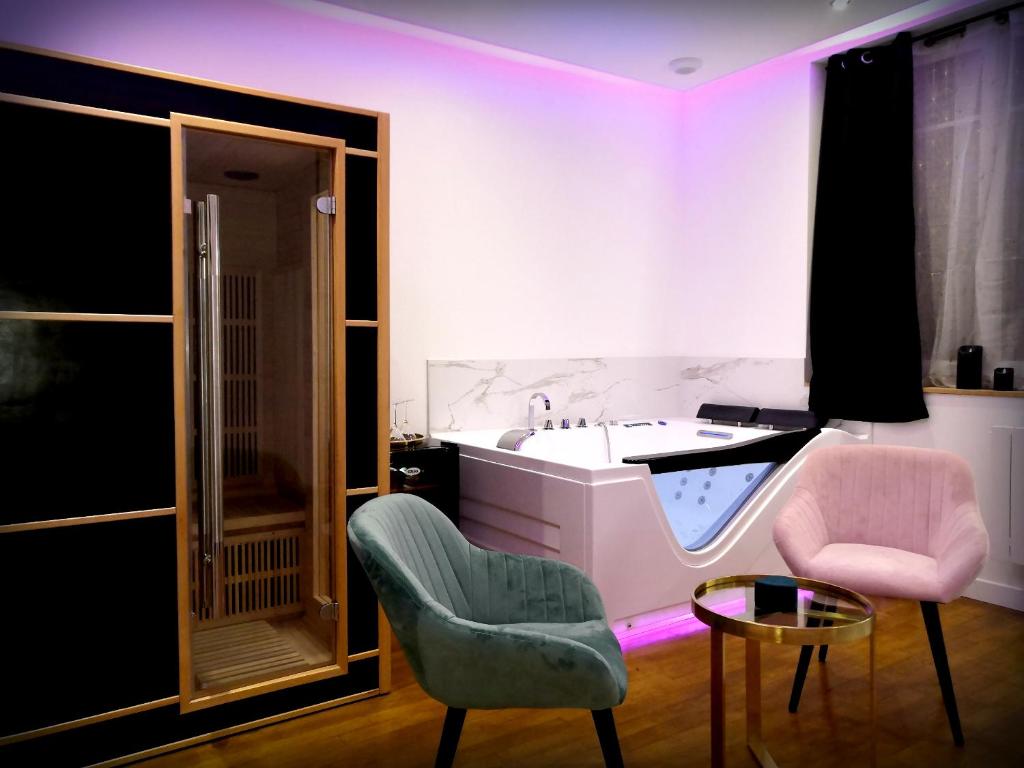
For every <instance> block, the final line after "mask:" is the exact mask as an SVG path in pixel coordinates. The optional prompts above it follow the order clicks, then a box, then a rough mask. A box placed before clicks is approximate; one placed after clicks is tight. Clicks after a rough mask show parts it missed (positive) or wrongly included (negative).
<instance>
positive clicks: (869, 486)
mask: <svg viewBox="0 0 1024 768" xmlns="http://www.w3.org/2000/svg"><path fill="white" fill-rule="evenodd" d="M801 487H803V488H804V489H805V490H806V491H807V492H808V493H810V495H811V496H813V497H814V499H815V500H816V501H817V503H818V506H819V509H820V510H821V515H822V517H823V518H824V521H825V525H826V526H827V528H828V534H829V540H830V541H831V542H833V543H838V542H844V543H851V544H875V545H878V546H884V547H894V548H897V549H904V550H908V551H910V552H917V553H919V554H922V555H929V556H931V557H934V556H935V555H936V554H937V553H936V551H935V544H936V536H937V533H938V528H939V522H940V520H942V518H943V516H944V515H947V514H951V513H952V512H953V511H954V510H956V508H957V507H959V506H960V505H961V504H963V503H964V502H970V501H975V492H974V478H973V476H972V474H971V470H970V467H969V466H968V465H967V462H965V461H964V460H963V459H961V458H960V457H959V456H956V455H955V454H952V453H948V452H946V451H936V450H930V449H926V448H907V447H902V446H891V445H841V446H832V447H828V448H822V449H820V450H817V451H815V452H813V453H812V454H811V455H810V456H808V458H807V462H806V463H805V464H804V467H803V471H802V472H801V473H800V478H799V480H798V482H797V488H801Z"/></svg>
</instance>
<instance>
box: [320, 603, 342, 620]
mask: <svg viewBox="0 0 1024 768" xmlns="http://www.w3.org/2000/svg"><path fill="white" fill-rule="evenodd" d="M340 611H341V609H340V607H339V606H338V604H337V603H324V604H323V605H321V606H320V618H321V619H323V620H324V621H337V620H338V615H339V613H340Z"/></svg>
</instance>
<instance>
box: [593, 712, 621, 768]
mask: <svg viewBox="0 0 1024 768" xmlns="http://www.w3.org/2000/svg"><path fill="white" fill-rule="evenodd" d="M590 713H591V714H592V715H593V716H594V727H595V728H596V729H597V738H598V740H599V741H600V742H601V754H602V755H604V764H605V768H622V751H621V750H620V749H619V735H618V734H617V733H616V732H615V717H614V716H613V715H612V711H611V710H610V709H593V710H591V711H590Z"/></svg>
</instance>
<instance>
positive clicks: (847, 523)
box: [774, 445, 988, 745]
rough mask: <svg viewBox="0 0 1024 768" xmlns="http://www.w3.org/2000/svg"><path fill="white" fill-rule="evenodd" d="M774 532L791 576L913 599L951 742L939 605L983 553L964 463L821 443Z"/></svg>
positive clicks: (918, 452) (805, 659) (800, 668)
mask: <svg viewBox="0 0 1024 768" xmlns="http://www.w3.org/2000/svg"><path fill="white" fill-rule="evenodd" d="M774 537H775V544H776V546H777V547H778V549H779V552H780V553H781V554H782V558H783V559H784V560H785V561H786V565H788V566H789V568H790V570H791V571H792V572H793V573H794V574H795V575H796V576H804V577H807V578H812V579H820V580H822V581H829V582H832V583H833V584H838V585H840V586H843V587H847V588H848V589H852V590H855V591H857V592H861V593H863V594H866V595H877V596H881V597H896V598H907V599H911V600H918V601H920V603H921V613H922V615H923V617H924V623H925V628H926V629H927V632H928V642H929V644H930V645H931V651H932V659H933V660H934V662H935V671H936V673H937V675H938V678H939V686H940V688H941V689H942V698H943V701H944V703H945V705H946V714H947V716H948V717H949V725H950V729H951V730H952V732H953V741H954V742H955V743H956V744H958V745H962V744H963V741H964V738H963V732H962V730H961V728H960V716H959V713H958V711H957V706H956V694H955V693H954V691H953V680H952V677H951V675H950V672H949V662H948V660H947V658H946V646H945V642H944V641H943V638H942V624H941V623H940V621H939V609H938V603H948V602H951V601H952V600H955V599H956V598H958V597H959V596H960V593H961V592H962V591H963V590H964V589H965V588H966V587H967V586H968V585H969V584H970V583H971V582H972V581H974V579H975V577H976V576H977V575H978V572H979V571H980V570H981V566H982V564H983V563H984V562H985V558H986V556H987V555H988V534H987V533H986V531H985V526H984V524H983V523H982V521H981V515H980V514H979V512H978V503H977V499H976V497H975V493H974V479H973V477H972V475H971V470H970V468H969V467H968V466H967V463H966V462H965V461H964V460H963V459H961V458H960V457H958V456H956V455H954V454H952V453H947V452H945V451H934V450H928V449H924V448H904V447H897V446H888V445H844V446H835V447H830V448H822V449H821V450H818V451H815V452H814V453H812V454H811V455H810V456H809V457H808V459H807V461H806V463H805V464H804V466H803V468H802V470H801V472H800V476H799V478H798V480H797V486H796V490H795V491H794V493H793V496H792V498H790V500H789V501H788V502H787V503H786V505H785V506H784V507H783V508H782V510H781V511H780V512H779V516H778V518H777V519H776V521H775V528H774ZM827 650H828V647H827V646H823V647H822V648H821V651H820V656H819V659H820V660H821V661H824V660H825V654H826V653H827ZM812 652H813V647H811V646H806V647H804V648H802V649H801V652H800V661H799V663H798V665H797V673H796V678H795V679H794V681H793V692H792V695H791V697H790V702H789V711H790V712H796V710H797V706H798V705H799V703H800V692H801V689H802V688H803V683H804V678H805V676H806V674H807V667H808V665H809V664H810V659H811V654H812Z"/></svg>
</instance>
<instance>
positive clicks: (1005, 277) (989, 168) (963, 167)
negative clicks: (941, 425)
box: [914, 9, 1024, 389]
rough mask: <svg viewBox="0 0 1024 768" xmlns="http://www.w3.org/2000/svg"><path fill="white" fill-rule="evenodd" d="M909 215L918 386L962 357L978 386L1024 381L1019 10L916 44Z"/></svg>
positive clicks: (950, 374) (946, 380) (1023, 101)
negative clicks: (964, 352) (967, 347)
mask: <svg viewBox="0 0 1024 768" xmlns="http://www.w3.org/2000/svg"><path fill="white" fill-rule="evenodd" d="M914 164H915V168H914V207H915V216H916V222H917V294H918V312H919V314H920V319H921V341H922V353H923V356H924V365H923V371H924V379H925V384H926V385H929V386H953V385H954V384H955V382H956V356H957V349H958V348H959V347H960V346H961V345H962V344H980V345H982V346H983V347H984V367H983V382H984V385H985V386H991V384H992V369H993V368H994V367H996V366H1003V365H1005V366H1012V367H1014V368H1015V369H1016V370H1015V382H1014V386H1015V387H1016V388H1018V389H1019V388H1020V387H1021V380H1022V379H1024V362H1022V361H1024V240H1022V235H1024V232H1022V225H1024V9H1021V10H1017V11H1012V12H1010V13H1009V19H1008V20H1006V21H1003V22H1002V23H999V22H998V21H996V20H993V19H986V20H983V21H979V22H976V23H974V24H971V25H969V26H968V27H967V30H966V32H965V33H964V34H963V35H962V36H955V37H951V38H947V39H945V40H941V41H939V42H937V43H936V44H935V45H933V46H931V47H925V45H924V44H923V42H918V43H916V44H915V45H914Z"/></svg>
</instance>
